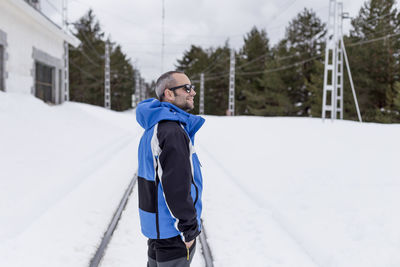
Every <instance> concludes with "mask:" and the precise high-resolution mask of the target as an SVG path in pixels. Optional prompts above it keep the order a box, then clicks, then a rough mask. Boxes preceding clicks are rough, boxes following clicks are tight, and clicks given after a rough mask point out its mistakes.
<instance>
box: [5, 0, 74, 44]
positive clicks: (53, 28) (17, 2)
mask: <svg viewBox="0 0 400 267" xmlns="http://www.w3.org/2000/svg"><path fill="white" fill-rule="evenodd" d="M5 1H7V2H9V3H10V4H11V5H13V6H15V7H16V8H17V9H19V10H21V11H22V12H23V13H24V14H26V15H27V16H29V17H31V18H32V19H34V20H35V21H37V22H38V23H39V24H40V25H42V26H43V27H45V28H46V29H48V30H49V31H50V32H52V33H53V34H55V35H56V36H57V37H59V38H62V39H63V40H65V41H66V42H68V43H69V44H71V45H72V46H74V47H77V46H78V45H79V44H80V42H81V41H80V40H79V39H78V38H76V37H75V36H73V35H72V34H70V33H68V32H66V31H64V30H63V29H62V28H61V27H60V26H58V25H57V24H55V23H54V22H53V21H52V20H51V19H49V18H48V17H47V16H46V15H44V14H43V13H42V12H40V10H37V9H35V8H34V7H33V6H31V5H30V4H28V3H27V2H26V1H24V0H5Z"/></svg>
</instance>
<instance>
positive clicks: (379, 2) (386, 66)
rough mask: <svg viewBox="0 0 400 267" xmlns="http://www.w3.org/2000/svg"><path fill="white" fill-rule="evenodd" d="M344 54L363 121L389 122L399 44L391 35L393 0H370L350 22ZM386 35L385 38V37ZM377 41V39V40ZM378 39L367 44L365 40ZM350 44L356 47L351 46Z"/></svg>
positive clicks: (395, 16)
mask: <svg viewBox="0 0 400 267" xmlns="http://www.w3.org/2000/svg"><path fill="white" fill-rule="evenodd" d="M351 23H352V26H353V29H352V30H351V32H350V37H349V38H348V39H347V42H349V45H348V46H349V48H348V54H349V61H350V65H351V66H352V69H354V77H353V79H354V82H355V84H356V86H357V88H358V90H357V92H358V93H359V95H360V96H359V104H360V110H361V113H362V116H363V119H364V120H365V121H380V122H390V121H391V119H390V118H388V119H385V118H384V117H385V116H388V117H392V116H391V115H390V114H391V111H392V110H393V108H394V96H395V88H394V85H395V82H396V81H398V80H399V78H398V71H399V69H398V66H399V64H398V54H399V48H400V44H399V42H398V41H397V40H396V38H391V37H390V35H391V34H395V33H397V32H398V31H399V19H398V12H397V9H396V8H395V6H394V0H370V1H367V2H365V3H364V5H363V6H362V7H361V9H360V11H359V14H358V16H357V17H356V18H355V19H353V20H352V22H351ZM385 36H386V37H385ZM379 38H380V39H379ZM373 39H378V40H374V41H371V42H369V40H373ZM352 43H360V45H355V46H352Z"/></svg>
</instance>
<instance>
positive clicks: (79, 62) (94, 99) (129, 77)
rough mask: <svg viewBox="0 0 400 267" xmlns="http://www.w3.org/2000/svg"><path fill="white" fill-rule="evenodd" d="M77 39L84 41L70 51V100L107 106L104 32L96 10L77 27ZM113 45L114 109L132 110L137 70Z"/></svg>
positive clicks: (112, 79) (117, 47)
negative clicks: (105, 99) (105, 96)
mask: <svg viewBox="0 0 400 267" xmlns="http://www.w3.org/2000/svg"><path fill="white" fill-rule="evenodd" d="M74 26H75V29H76V32H75V36H76V37H77V38H78V39H80V40H81V44H80V45H79V47H78V48H76V49H75V48H73V47H72V46H70V47H69V62H70V99H71V100H72V101H77V102H83V103H88V104H92V105H98V106H104V64H105V60H104V53H105V40H104V32H103V31H102V30H101V28H100V24H99V21H97V20H96V17H95V15H94V13H93V11H92V10H89V11H88V12H87V13H86V14H85V15H84V16H83V17H82V18H80V19H79V20H78V21H77V22H76V23H74ZM108 41H109V43H110V51H111V53H110V70H111V73H110V74H111V77H110V82H111V108H112V109H113V110H118V111H121V110H126V109H129V108H131V99H132V97H131V95H132V94H133V85H134V71H135V70H134V69H133V67H132V65H131V63H130V61H129V59H128V58H127V56H126V54H124V53H123V52H122V50H121V47H120V46H119V45H118V44H116V43H114V42H111V41H110V40H108Z"/></svg>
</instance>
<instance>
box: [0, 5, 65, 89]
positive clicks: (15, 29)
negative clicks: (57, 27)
mask: <svg viewBox="0 0 400 267" xmlns="http://www.w3.org/2000/svg"><path fill="white" fill-rule="evenodd" d="M14 1H20V0H14ZM49 23H50V22H49ZM0 29H1V30H2V31H3V32H5V33H6V34H7V43H8V46H7V47H6V49H5V52H6V53H7V54H8V59H7V60H6V62H5V71H6V72H8V77H7V79H6V80H5V87H6V91H7V92H20V93H27V94H31V93H32V89H33V87H34V77H33V75H34V74H33V69H34V59H33V57H32V52H33V47H35V48H36V49H39V50H41V51H44V52H46V53H47V54H49V55H51V56H52V57H55V58H59V59H60V60H62V58H63V54H64V48H63V42H64V40H63V39H62V38H60V37H58V36H56V35H55V34H54V33H52V32H50V31H49V30H48V29H46V27H43V26H42V25H41V24H39V23H38V22H37V21H35V20H34V19H33V18H31V17H30V16H27V15H26V14H25V13H24V12H23V11H22V10H20V9H18V7H16V6H14V5H13V4H10V3H9V2H8V1H3V0H1V1H0Z"/></svg>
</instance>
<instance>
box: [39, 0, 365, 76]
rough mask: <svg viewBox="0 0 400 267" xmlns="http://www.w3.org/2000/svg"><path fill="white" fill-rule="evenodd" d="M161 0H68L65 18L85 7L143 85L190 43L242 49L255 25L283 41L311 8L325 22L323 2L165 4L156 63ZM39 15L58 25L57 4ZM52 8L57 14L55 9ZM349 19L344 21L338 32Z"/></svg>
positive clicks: (173, 0) (50, 1) (350, 8)
mask: <svg viewBox="0 0 400 267" xmlns="http://www.w3.org/2000/svg"><path fill="white" fill-rule="evenodd" d="M162 2H163V0H144V1H139V0H135V1H132V0H112V1H110V0H69V2H68V19H69V21H72V22H74V21H76V20H77V19H78V18H79V17H81V16H82V15H84V14H85V13H86V12H87V10H88V9H89V8H92V9H93V10H94V13H95V15H96V16H97V18H98V19H99V21H100V24H101V27H102V30H103V31H105V32H106V34H107V35H110V36H111V39H112V40H113V41H116V42H117V43H118V44H120V45H121V46H122V49H123V51H124V52H125V53H127V55H128V56H129V57H130V58H131V62H132V63H133V64H134V66H135V67H136V68H138V69H139V70H140V72H141V75H142V77H144V78H145V80H146V82H150V81H151V80H154V79H156V78H157V77H158V76H159V75H160V74H161V73H162V72H165V71H168V70H172V69H174V64H176V60H177V59H178V58H181V57H182V54H183V51H185V50H187V49H188V48H189V47H190V45H191V44H194V45H200V46H202V47H203V48H208V47H211V46H213V47H216V46H220V45H223V44H224V42H225V41H226V40H227V39H229V44H230V45H231V47H233V48H235V49H239V48H240V47H241V46H242V45H243V37H244V35H245V34H246V33H247V32H249V31H250V29H251V28H252V27H253V26H254V25H255V26H257V27H259V28H264V29H266V31H267V34H268V37H269V39H270V42H271V44H276V43H277V42H278V41H279V40H280V39H282V38H283V37H284V34H285V27H286V26H287V25H288V22H289V21H290V20H292V19H293V18H294V17H295V16H296V15H297V14H298V13H299V12H300V11H301V10H302V9H304V8H305V7H306V8H309V9H313V10H314V11H315V12H316V13H317V15H318V17H319V18H320V19H321V20H322V21H323V22H327V20H328V9H329V0H165V5H164V6H165V20H164V29H165V35H164V36H165V50H164V51H165V53H164V64H163V65H164V66H162V64H161V62H162V60H161V43H162ZM342 2H343V7H344V11H345V12H348V13H349V14H350V16H351V17H354V16H356V15H357V14H358V11H359V9H360V7H361V6H362V5H363V3H364V2H365V1H364V0H343V1H342ZM42 7H43V9H44V11H46V12H50V13H52V17H53V18H54V19H55V20H57V16H58V21H60V10H61V0H42ZM56 8H58V9H59V11H56ZM349 28H350V20H345V21H344V30H345V32H347V31H348V29H349Z"/></svg>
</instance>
